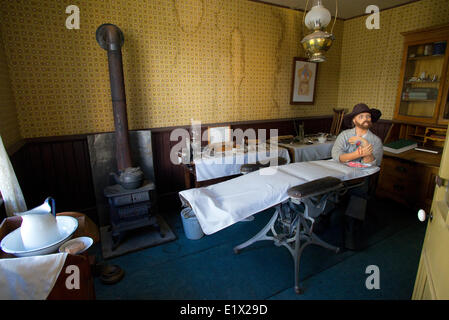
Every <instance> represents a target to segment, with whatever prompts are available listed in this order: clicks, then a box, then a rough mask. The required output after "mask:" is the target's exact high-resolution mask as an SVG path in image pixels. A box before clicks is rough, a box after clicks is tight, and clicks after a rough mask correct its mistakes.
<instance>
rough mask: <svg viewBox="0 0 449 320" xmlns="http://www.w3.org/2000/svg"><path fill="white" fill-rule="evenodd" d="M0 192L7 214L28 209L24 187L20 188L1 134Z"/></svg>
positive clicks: (10, 214)
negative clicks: (23, 191) (23, 192)
mask: <svg viewBox="0 0 449 320" xmlns="http://www.w3.org/2000/svg"><path fill="white" fill-rule="evenodd" d="M0 192H1V194H2V197H3V201H4V202H5V207H6V215H7V216H9V217H10V216H12V215H13V214H14V213H15V212H23V211H27V206H26V203H25V199H24V198H23V194H22V189H20V185H19V182H18V181H17V177H16V174H15V173H14V169H13V167H12V165H11V161H9V156H8V154H7V153H6V149H5V146H4V145H3V140H2V137H1V136H0Z"/></svg>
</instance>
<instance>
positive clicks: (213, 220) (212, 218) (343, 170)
mask: <svg viewBox="0 0 449 320" xmlns="http://www.w3.org/2000/svg"><path fill="white" fill-rule="evenodd" d="M274 169H276V170H274ZM377 171H379V167H371V168H369V169H358V168H350V167H348V166H346V165H344V164H341V163H339V162H336V161H334V160H319V161H309V162H296V163H290V164H287V165H283V166H278V167H274V168H273V167H268V168H263V169H261V170H258V171H255V172H252V173H248V174H246V175H243V176H240V177H237V178H234V179H231V180H228V181H225V182H221V183H217V184H214V185H211V186H208V187H204V188H195V189H189V190H184V191H181V192H180V193H179V194H180V195H181V196H182V198H184V199H185V200H187V201H188V203H189V205H190V207H191V208H192V209H193V211H194V213H195V215H196V217H197V219H198V222H199V224H200V226H201V228H202V229H203V232H204V233H205V234H212V233H214V232H217V231H219V230H222V229H224V228H226V227H228V226H230V225H232V224H234V223H236V222H238V221H241V220H243V219H245V218H247V217H249V216H251V215H253V214H255V213H257V212H261V211H263V210H265V209H268V208H270V207H273V206H275V205H277V204H279V203H281V202H283V201H285V200H287V199H288V194H287V190H288V189H289V188H291V187H294V186H297V185H300V184H303V183H306V182H308V181H312V180H316V179H320V178H324V177H326V176H331V177H335V178H339V179H341V180H352V179H355V178H361V177H364V176H368V175H371V174H373V173H375V172H377ZM182 198H181V199H182Z"/></svg>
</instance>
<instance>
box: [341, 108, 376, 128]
mask: <svg viewBox="0 0 449 320" xmlns="http://www.w3.org/2000/svg"><path fill="white" fill-rule="evenodd" d="M365 112H368V113H370V114H371V122H372V123H374V122H376V121H377V120H379V118H380V116H381V115H382V112H381V111H380V110H378V109H374V108H373V109H370V108H369V107H368V106H367V105H366V104H364V103H359V104H356V105H355V106H354V109H352V112H351V113H348V114H347V115H345V118H344V122H345V125H346V127H351V123H352V119H353V118H354V117H355V116H356V115H358V114H360V113H365Z"/></svg>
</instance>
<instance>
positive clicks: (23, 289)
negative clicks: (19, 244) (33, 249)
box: [0, 253, 67, 300]
mask: <svg viewBox="0 0 449 320" xmlns="http://www.w3.org/2000/svg"><path fill="white" fill-rule="evenodd" d="M66 257H67V253H55V254H49V255H42V256H34V257H22V258H11V259H0V299H2V300H45V299H46V298H47V297H48V295H49V294H50V291H51V290H52V289H53V287H54V285H55V283H56V279H57V278H58V276H59V273H60V272H61V270H62V267H63V266H64V263H65V259H66Z"/></svg>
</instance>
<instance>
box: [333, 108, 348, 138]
mask: <svg viewBox="0 0 449 320" xmlns="http://www.w3.org/2000/svg"><path fill="white" fill-rule="evenodd" d="M333 110H334V116H333V118H332V125H331V130H330V132H329V133H330V134H331V135H335V136H336V135H338V134H339V133H340V130H341V125H342V123H343V118H344V116H345V109H335V108H334V109H333Z"/></svg>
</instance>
